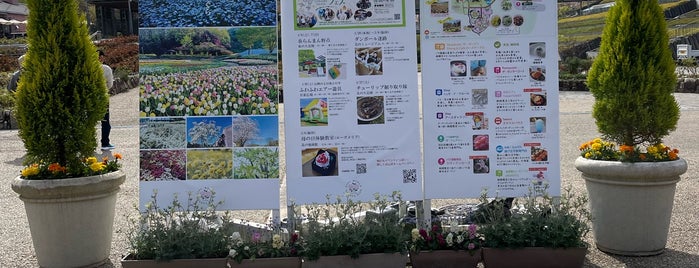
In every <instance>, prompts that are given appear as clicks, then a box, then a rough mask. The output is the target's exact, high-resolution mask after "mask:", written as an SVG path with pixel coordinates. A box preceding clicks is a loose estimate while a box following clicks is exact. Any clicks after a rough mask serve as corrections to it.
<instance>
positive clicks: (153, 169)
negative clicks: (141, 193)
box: [140, 150, 186, 181]
mask: <svg viewBox="0 0 699 268" xmlns="http://www.w3.org/2000/svg"><path fill="white" fill-rule="evenodd" d="M140 154H141V157H140V159H141V163H140V170H141V175H140V180H142V181H177V180H184V179H185V178H186V172H185V170H186V169H185V162H186V154H185V150H147V151H141V153H140Z"/></svg>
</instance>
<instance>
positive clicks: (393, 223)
mask: <svg viewBox="0 0 699 268" xmlns="http://www.w3.org/2000/svg"><path fill="white" fill-rule="evenodd" d="M400 201H401V197H400V194H399V193H397V192H394V193H393V194H392V195H391V196H381V195H379V194H375V199H374V200H373V201H372V202H368V203H367V204H364V203H362V202H357V201H354V200H352V199H351V198H349V197H348V196H345V197H340V196H338V197H337V198H336V199H335V200H334V201H331V197H330V196H328V197H327V201H326V203H325V204H322V205H321V204H311V205H307V206H306V209H307V210H308V220H307V222H304V223H302V224H300V225H299V226H300V228H299V230H300V234H301V237H302V238H303V240H304V246H303V247H304V250H303V254H302V256H303V257H305V258H307V259H308V260H317V259H318V258H320V257H321V256H334V255H349V256H351V257H353V258H357V257H359V255H360V254H367V253H396V252H398V253H405V251H406V248H405V241H407V240H408V239H409V238H410V237H409V234H408V232H405V231H404V228H403V226H402V225H401V224H400V223H399V220H400V219H399V216H398V212H397V210H395V209H391V206H390V204H391V203H392V202H400ZM367 208H373V209H374V211H373V212H366V213H362V212H363V211H364V210H365V209H367ZM299 215H300V214H299Z"/></svg>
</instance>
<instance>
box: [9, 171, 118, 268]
mask: <svg viewBox="0 0 699 268" xmlns="http://www.w3.org/2000/svg"><path fill="white" fill-rule="evenodd" d="M125 178H126V175H125V173H124V172H123V171H121V170H119V171H116V172H112V173H108V174H104V175H98V176H91V177H82V178H72V179H59V180H24V179H21V178H19V177H17V178H15V179H14V180H13V181H12V190H14V191H15V192H17V193H18V194H19V197H20V199H22V201H24V208H25V210H26V212H27V219H28V221H29V229H30V231H31V234H32V242H33V244H34V250H35V251H36V257H37V259H38V261H39V266H41V267H95V266H99V265H101V264H103V263H104V262H106V261H107V260H108V259H109V251H110V249H111V244H112V233H113V225H114V208H115V205H116V196H117V192H119V186H120V185H121V184H122V183H123V182H124V180H125Z"/></svg>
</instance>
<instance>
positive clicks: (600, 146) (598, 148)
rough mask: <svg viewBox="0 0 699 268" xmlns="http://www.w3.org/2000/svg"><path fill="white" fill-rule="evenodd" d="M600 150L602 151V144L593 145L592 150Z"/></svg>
mask: <svg viewBox="0 0 699 268" xmlns="http://www.w3.org/2000/svg"><path fill="white" fill-rule="evenodd" d="M600 149H602V144H601V143H597V142H595V143H593V144H592V150H595V151H599V150H600Z"/></svg>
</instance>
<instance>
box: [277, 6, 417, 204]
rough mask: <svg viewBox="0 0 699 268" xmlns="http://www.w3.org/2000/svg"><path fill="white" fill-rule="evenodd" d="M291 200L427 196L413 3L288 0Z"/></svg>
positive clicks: (285, 44)
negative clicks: (425, 191) (377, 194)
mask: <svg viewBox="0 0 699 268" xmlns="http://www.w3.org/2000/svg"><path fill="white" fill-rule="evenodd" d="M281 4H282V25H281V26H282V27H281V29H282V47H283V49H284V51H283V53H282V59H283V60H282V62H283V67H282V68H283V72H284V115H285V116H284V117H285V118H284V127H285V131H284V133H285V134H284V135H285V139H286V140H285V145H286V147H285V148H286V174H287V180H288V181H287V196H288V202H294V203H296V204H305V203H313V202H325V201H326V196H328V195H330V196H332V197H334V196H338V195H341V196H344V195H349V196H350V197H351V198H352V199H354V200H370V199H373V198H374V194H375V193H379V194H390V193H391V192H393V191H400V193H401V194H402V196H403V199H405V200H415V199H421V198H422V192H421V187H422V185H421V183H422V178H421V172H422V171H421V163H420V132H419V131H420V130H419V127H420V124H419V114H418V106H419V100H418V85H417V53H416V39H415V37H416V34H415V31H416V27H415V18H414V10H415V6H414V3H413V1H410V0H407V1H370V0H349V1H348V0H344V1H337V0H315V1H312V0H293V1H292V0H290V1H282V3H281Z"/></svg>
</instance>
